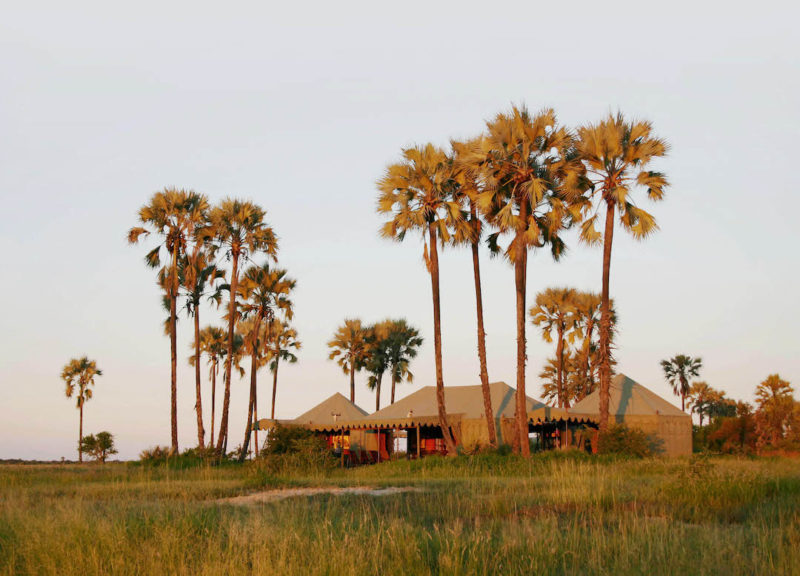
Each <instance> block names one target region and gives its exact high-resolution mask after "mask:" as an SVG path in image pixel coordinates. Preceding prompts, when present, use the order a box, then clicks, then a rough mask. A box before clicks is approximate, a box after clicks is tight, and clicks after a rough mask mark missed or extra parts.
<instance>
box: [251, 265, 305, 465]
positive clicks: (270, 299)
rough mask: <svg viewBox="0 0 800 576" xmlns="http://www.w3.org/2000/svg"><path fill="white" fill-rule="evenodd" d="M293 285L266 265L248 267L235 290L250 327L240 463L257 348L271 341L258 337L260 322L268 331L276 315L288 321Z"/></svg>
mask: <svg viewBox="0 0 800 576" xmlns="http://www.w3.org/2000/svg"><path fill="white" fill-rule="evenodd" d="M295 284H296V282H295V281H294V280H292V279H291V278H289V277H288V276H287V272H286V270H283V269H281V268H271V267H270V265H269V264H268V263H267V264H263V265H261V266H255V265H253V266H250V267H249V268H248V269H247V270H245V272H244V275H243V276H242V282H241V284H240V286H239V289H240V293H241V296H242V306H241V310H242V315H243V316H252V318H253V326H252V327H250V329H249V330H248V333H247V334H246V335H245V337H246V338H247V340H248V342H247V345H248V348H249V351H250V356H251V358H252V363H251V368H250V401H249V403H248V408H247V424H246V426H245V433H244V442H243V443H242V452H241V454H240V456H239V460H240V461H244V459H245V457H246V456H247V449H248V447H249V446H250V432H251V431H252V429H253V412H254V410H256V407H255V406H256V399H257V380H256V374H257V371H258V365H259V352H260V348H265V347H266V346H268V343H269V341H270V339H271V335H270V334H266V335H264V336H262V335H261V328H262V322H266V324H265V325H266V326H267V327H270V326H271V322H272V321H273V320H274V319H275V318H276V314H277V313H282V314H283V315H284V317H285V318H286V319H287V320H290V319H291V318H292V301H291V300H290V299H289V295H290V294H291V292H292V290H293V289H294V287H295Z"/></svg>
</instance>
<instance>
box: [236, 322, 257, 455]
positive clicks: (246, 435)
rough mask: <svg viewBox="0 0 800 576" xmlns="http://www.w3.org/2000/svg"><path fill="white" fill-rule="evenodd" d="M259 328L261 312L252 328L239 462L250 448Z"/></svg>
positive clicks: (254, 402)
mask: <svg viewBox="0 0 800 576" xmlns="http://www.w3.org/2000/svg"><path fill="white" fill-rule="evenodd" d="M259 328H261V312H259V313H258V315H257V316H256V322H255V326H254V328H253V333H252V334H251V338H252V343H251V345H252V348H251V349H250V351H251V353H250V358H251V362H250V400H249V401H248V403H247V422H245V429H244V441H243V442H242V452H241V453H240V454H239V462H244V461H245V459H246V458H247V450H248V449H249V448H250V433H251V432H252V431H253V409H254V408H255V404H256V378H257V374H258V330H259Z"/></svg>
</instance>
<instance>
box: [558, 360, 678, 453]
mask: <svg viewBox="0 0 800 576" xmlns="http://www.w3.org/2000/svg"><path fill="white" fill-rule="evenodd" d="M608 409H609V415H610V420H611V422H616V423H618V424H625V425H626V426H629V427H631V428H637V429H639V430H642V431H644V432H646V433H648V434H650V435H652V436H654V437H655V438H656V439H658V440H660V442H661V443H662V446H661V448H662V449H663V450H664V452H665V453H666V454H668V455H670V456H682V455H686V454H691V453H692V418H691V416H689V415H688V414H686V413H685V412H683V411H681V410H680V409H679V408H676V407H675V406H673V405H672V404H670V403H669V402H667V401H666V400H664V399H663V398H662V397H661V396H658V395H657V394H655V393H654V392H652V391H651V390H648V389H647V388H645V387H644V386H642V385H641V384H639V383H638V382H635V381H634V380H632V379H631V378H628V377H627V376H625V375H624V374H618V375H617V376H615V377H614V378H613V379H612V380H611V386H610V387H609V404H608ZM568 412H569V414H570V415H572V416H584V417H586V418H590V419H592V420H595V421H596V420H599V419H600V391H599V390H595V391H594V392H592V393H591V394H589V395H588V396H587V397H586V398H584V399H583V400H581V401H580V402H578V403H577V404H575V406H573V407H572V408H569V410H568Z"/></svg>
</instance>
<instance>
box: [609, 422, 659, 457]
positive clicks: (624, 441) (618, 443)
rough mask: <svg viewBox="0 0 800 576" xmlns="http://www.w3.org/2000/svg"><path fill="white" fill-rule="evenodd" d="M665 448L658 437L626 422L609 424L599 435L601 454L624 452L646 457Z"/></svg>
mask: <svg viewBox="0 0 800 576" xmlns="http://www.w3.org/2000/svg"><path fill="white" fill-rule="evenodd" d="M662 450H663V448H662V446H661V444H660V442H659V440H658V439H656V438H654V437H652V436H651V435H649V434H647V433H646V432H644V431H642V430H639V429H637V428H628V427H627V426H625V425H624V424H612V425H609V427H608V429H607V430H606V431H605V432H601V433H600V435H599V437H598V446H597V452H598V453H599V454H622V455H627V456H636V457H638V458H646V457H648V456H653V455H655V454H657V453H659V452H661V451H662Z"/></svg>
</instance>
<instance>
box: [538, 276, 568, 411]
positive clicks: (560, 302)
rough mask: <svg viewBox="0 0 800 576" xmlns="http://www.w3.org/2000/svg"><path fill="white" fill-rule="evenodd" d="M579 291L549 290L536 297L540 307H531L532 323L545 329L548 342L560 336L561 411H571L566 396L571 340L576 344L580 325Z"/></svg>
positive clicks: (557, 364) (558, 376) (558, 383)
mask: <svg viewBox="0 0 800 576" xmlns="http://www.w3.org/2000/svg"><path fill="white" fill-rule="evenodd" d="M576 298H577V291H576V290H575V289H574V288H547V289H546V290H545V291H544V292H540V293H539V294H537V295H536V306H534V307H533V308H531V321H532V322H533V324H534V325H535V326H539V327H540V328H541V330H542V337H543V338H544V339H545V341H546V342H552V341H553V331H555V333H556V357H555V367H556V388H557V390H558V406H559V408H564V407H566V408H569V400H568V399H567V394H566V383H567V378H566V370H565V366H566V356H565V352H568V350H566V348H567V340H568V339H569V343H570V344H571V343H572V342H574V341H575V336H576V334H575V331H574V328H575V327H576V325H577V321H578V318H577V308H576Z"/></svg>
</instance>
